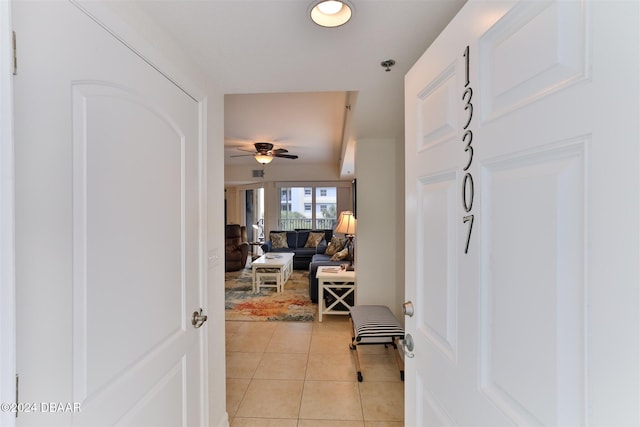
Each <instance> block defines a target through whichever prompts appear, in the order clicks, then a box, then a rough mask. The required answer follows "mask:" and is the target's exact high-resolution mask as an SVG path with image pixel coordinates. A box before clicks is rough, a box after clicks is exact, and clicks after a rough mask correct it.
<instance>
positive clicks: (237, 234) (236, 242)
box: [224, 224, 249, 271]
mask: <svg viewBox="0 0 640 427" xmlns="http://www.w3.org/2000/svg"><path fill="white" fill-rule="evenodd" d="M248 255H249V242H247V229H246V227H245V226H243V225H242V226H241V225H238V224H227V225H226V227H225V235H224V271H237V270H241V269H243V268H244V266H245V265H246V263H247V256H248Z"/></svg>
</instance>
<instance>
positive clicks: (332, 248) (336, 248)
mask: <svg viewBox="0 0 640 427" xmlns="http://www.w3.org/2000/svg"><path fill="white" fill-rule="evenodd" d="M345 243H347V239H345V238H344V237H338V236H333V237H332V238H331V242H330V243H329V246H327V249H326V250H325V251H324V254H325V255H334V254H335V253H337V252H340V251H341V250H342V249H343V248H344V244H345Z"/></svg>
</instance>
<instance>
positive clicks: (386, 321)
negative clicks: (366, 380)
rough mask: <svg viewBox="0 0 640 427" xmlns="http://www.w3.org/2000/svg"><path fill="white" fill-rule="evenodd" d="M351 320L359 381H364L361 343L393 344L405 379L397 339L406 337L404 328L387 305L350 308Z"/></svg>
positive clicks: (352, 343) (352, 342)
mask: <svg viewBox="0 0 640 427" xmlns="http://www.w3.org/2000/svg"><path fill="white" fill-rule="evenodd" d="M349 320H350V321H351V345H350V346H349V348H350V349H351V350H354V351H355V353H354V354H355V361H356V370H357V372H358V381H362V370H361V368H360V359H359V357H358V351H357V350H358V348H357V347H358V346H359V345H375V344H378V345H380V344H383V345H384V346H385V348H387V344H391V345H392V346H393V349H394V352H395V356H396V362H397V363H398V368H399V369H400V379H401V380H402V381H404V364H403V362H402V358H401V357H400V354H399V353H398V346H397V341H398V340H399V339H403V338H404V328H403V327H402V325H401V324H400V322H398V319H396V317H395V316H394V315H393V313H392V312H391V310H389V307H387V306H386V305H357V306H355V307H351V308H350V309H349Z"/></svg>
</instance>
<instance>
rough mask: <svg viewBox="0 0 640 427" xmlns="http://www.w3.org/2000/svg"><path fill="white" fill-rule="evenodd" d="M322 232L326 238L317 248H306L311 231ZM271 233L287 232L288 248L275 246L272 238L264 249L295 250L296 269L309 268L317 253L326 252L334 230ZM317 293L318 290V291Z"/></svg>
mask: <svg viewBox="0 0 640 427" xmlns="http://www.w3.org/2000/svg"><path fill="white" fill-rule="evenodd" d="M311 232H314V233H318V232H322V233H324V239H322V241H321V242H320V244H319V245H318V246H317V247H315V248H305V247H304V246H305V244H306V243H307V238H308V237H309V233H311ZM271 233H287V245H288V246H289V247H288V248H274V247H273V243H272V242H271V238H269V240H267V241H266V242H265V243H264V244H263V245H262V246H261V248H262V250H263V251H264V252H265V253H267V252H293V254H294V255H293V268H294V269H295V270H308V269H309V264H310V263H311V259H312V258H313V256H314V255H316V254H324V251H325V249H327V244H328V242H330V241H331V237H332V236H333V230H308V229H305V230H294V231H275V230H274V231H271V232H269V235H271ZM316 293H317V292H316Z"/></svg>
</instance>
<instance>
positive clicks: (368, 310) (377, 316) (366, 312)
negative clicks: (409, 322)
mask: <svg viewBox="0 0 640 427" xmlns="http://www.w3.org/2000/svg"><path fill="white" fill-rule="evenodd" d="M349 315H350V316H351V320H353V328H354V334H355V338H356V341H361V340H362V339H363V338H388V337H404V328H403V327H402V325H401V324H400V322H398V319H396V317H395V316H394V315H393V313H392V312H391V310H389V307H387V306H386V305H357V306H355V307H351V309H349Z"/></svg>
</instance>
